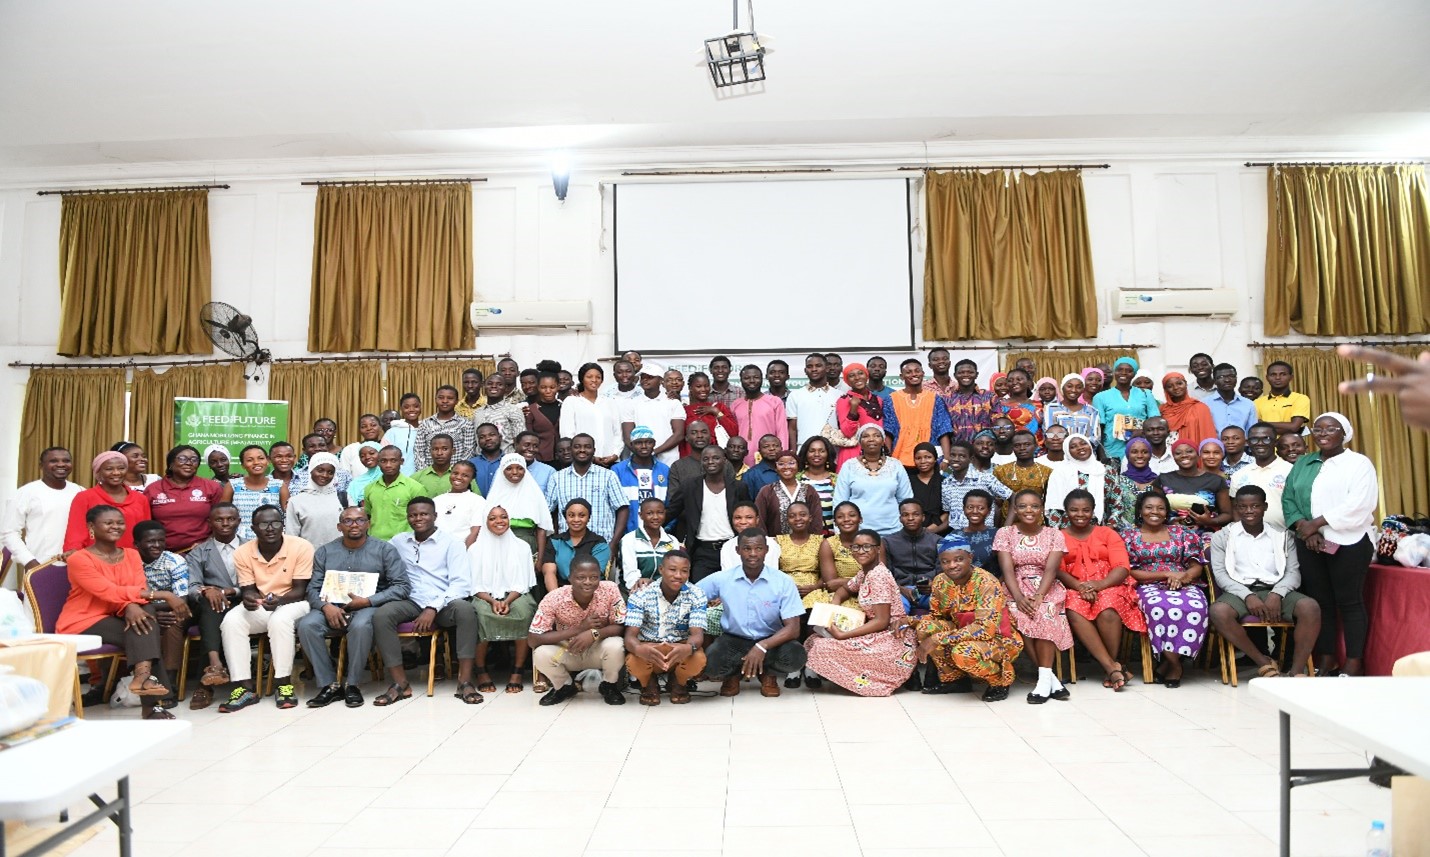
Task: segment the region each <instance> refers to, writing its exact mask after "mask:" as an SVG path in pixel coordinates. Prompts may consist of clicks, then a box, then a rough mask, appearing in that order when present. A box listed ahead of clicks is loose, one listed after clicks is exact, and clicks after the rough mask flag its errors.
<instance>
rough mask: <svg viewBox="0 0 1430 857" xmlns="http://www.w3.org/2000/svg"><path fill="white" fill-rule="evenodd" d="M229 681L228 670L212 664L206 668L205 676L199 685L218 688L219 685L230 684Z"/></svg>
mask: <svg viewBox="0 0 1430 857" xmlns="http://www.w3.org/2000/svg"><path fill="white" fill-rule="evenodd" d="M229 681H230V679H229V677H228V670H226V669H224V668H223V667H222V666H220V665H217V664H210V665H208V666H206V667H204V674H203V677H202V678H200V679H199V684H201V685H203V686H204V687H218V686H219V685H223V684H228V683H229Z"/></svg>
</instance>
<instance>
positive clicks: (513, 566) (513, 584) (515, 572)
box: [467, 455, 550, 693]
mask: <svg viewBox="0 0 1430 857" xmlns="http://www.w3.org/2000/svg"><path fill="white" fill-rule="evenodd" d="M516 458H521V456H520V455H518V456H516ZM528 478H530V477H528ZM547 517H548V519H549V518H550V515H549V513H548V516H547ZM511 518H512V516H511V515H510V514H509V513H508V511H507V509H505V508H504V507H502V506H501V504H500V503H495V502H494V503H492V504H491V506H490V507H488V509H487V517H486V520H485V521H483V522H482V530H481V533H480V534H479V535H478V536H477V540H476V541H475V542H473V543H472V546H471V547H470V548H468V549H467V558H468V559H469V560H471V566H472V591H473V592H475V593H476V594H475V595H474V596H473V597H472V605H473V606H474V607H476V608H477V639H478V640H480V641H481V642H479V643H477V690H478V691H479V692H481V693H495V692H496V689H497V688H496V685H495V684H494V683H493V682H492V677H491V674H490V673H489V672H488V671H487V648H488V646H489V645H490V644H491V643H493V642H500V641H504V640H511V641H513V642H514V643H515V644H516V653H515V655H514V656H513V658H512V668H511V679H510V680H508V681H507V685H506V692H507V693H521V691H522V677H521V670H522V667H524V666H525V665H526V655H527V650H528V646H527V643H526V635H527V630H528V629H529V628H530V627H531V617H532V616H534V615H536V599H535V598H533V597H532V594H531V590H532V588H533V587H535V586H536V567H535V566H534V565H533V564H532V560H531V548H530V547H528V546H527V544H526V542H524V541H522V540H521V539H520V538H518V537H517V536H516V534H515V533H513V532H512V527H511Z"/></svg>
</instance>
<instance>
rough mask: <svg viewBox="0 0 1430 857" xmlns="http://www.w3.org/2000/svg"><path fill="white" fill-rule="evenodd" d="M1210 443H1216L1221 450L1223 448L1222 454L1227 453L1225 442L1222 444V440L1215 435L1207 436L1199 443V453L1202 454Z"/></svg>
mask: <svg viewBox="0 0 1430 857" xmlns="http://www.w3.org/2000/svg"><path fill="white" fill-rule="evenodd" d="M1209 443H1210V444H1215V445H1216V448H1217V449H1219V450H1221V454H1222V455H1226V446H1225V445H1224V444H1222V442H1221V441H1220V440H1218V439H1216V438H1214V437H1209V438H1207V439H1206V440H1204V441H1202V442H1201V443H1199V444H1197V453H1198V454H1200V453H1201V451H1202V450H1204V449H1206V448H1207V444H1209Z"/></svg>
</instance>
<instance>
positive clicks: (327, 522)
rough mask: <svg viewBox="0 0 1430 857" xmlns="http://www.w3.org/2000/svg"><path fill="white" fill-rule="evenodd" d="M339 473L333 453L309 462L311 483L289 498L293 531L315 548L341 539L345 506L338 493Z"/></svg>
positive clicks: (322, 455) (336, 458)
mask: <svg viewBox="0 0 1430 857" xmlns="http://www.w3.org/2000/svg"><path fill="white" fill-rule="evenodd" d="M337 474H338V457H337V456H336V455H333V454H332V453H331V452H319V453H317V454H316V455H314V456H313V457H312V458H310V459H308V484H307V485H305V486H303V490H302V491H299V492H298V493H297V494H294V495H293V496H292V497H290V498H288V518H287V526H289V527H291V528H292V529H291V530H289V532H291V533H292V534H293V535H295V536H297V537H299V538H301V539H307V540H308V541H310V542H312V543H313V544H314V545H325V544H327V543H328V542H330V541H332V540H333V539H336V538H338V536H339V534H338V516H340V515H341V514H342V512H343V508H344V505H345V504H344V503H343V499H342V495H341V494H339V493H338V488H337V479H336V477H337Z"/></svg>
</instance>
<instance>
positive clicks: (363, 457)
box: [348, 440, 382, 506]
mask: <svg viewBox="0 0 1430 857" xmlns="http://www.w3.org/2000/svg"><path fill="white" fill-rule="evenodd" d="M381 450H382V444H380V443H378V442H377V441H375V440H365V441H363V442H362V443H360V444H358V460H359V461H361V462H362V466H363V467H365V468H367V469H366V470H364V471H363V472H362V473H359V474H358V475H357V476H354V477H353V480H352V481H351V482H349V483H348V502H349V503H351V504H352V505H354V506H360V505H362V498H363V497H365V496H367V486H369V485H371V484H372V483H373V482H376V481H377V480H378V479H381V478H382V471H381V470H379V469H378V467H377V454H378V452H380V451H381Z"/></svg>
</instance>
